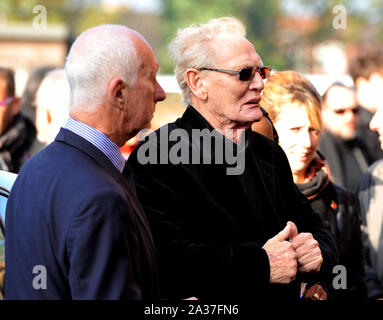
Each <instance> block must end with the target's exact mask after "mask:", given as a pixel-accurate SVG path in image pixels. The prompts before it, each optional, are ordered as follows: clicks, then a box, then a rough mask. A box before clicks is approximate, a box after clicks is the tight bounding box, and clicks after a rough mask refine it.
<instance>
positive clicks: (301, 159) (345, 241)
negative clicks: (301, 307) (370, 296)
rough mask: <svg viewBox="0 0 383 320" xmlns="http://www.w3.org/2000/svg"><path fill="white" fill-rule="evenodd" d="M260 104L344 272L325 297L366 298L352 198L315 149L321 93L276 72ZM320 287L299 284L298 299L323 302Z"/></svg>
mask: <svg viewBox="0 0 383 320" xmlns="http://www.w3.org/2000/svg"><path fill="white" fill-rule="evenodd" d="M261 106H262V107H263V108H264V109H265V110H266V111H267V112H268V114H269V117H270V119H271V121H272V122H273V123H274V126H275V128H276V130H277V132H278V136H279V144H280V146H281V147H282V149H283V150H284V151H285V153H286V156H287V158H288V160H289V163H290V167H291V170H292V174H293V178H294V181H295V183H296V185H297V186H298V188H299V189H300V191H301V192H302V193H303V194H304V195H305V196H306V197H307V198H308V199H309V201H310V204H311V207H312V208H313V209H314V210H315V211H316V212H318V213H319V214H320V216H321V218H322V220H323V223H324V225H325V226H327V227H328V228H329V229H330V230H331V231H332V232H333V233H334V234H335V236H336V239H337V246H338V253H339V264H340V265H344V266H345V267H346V270H347V289H338V290H336V289H335V288H333V286H332V283H331V282H330V283H329V284H328V285H327V287H326V291H327V293H328V294H329V296H328V298H329V299H335V300H338V299H350V298H351V299H364V298H366V286H365V283H364V280H363V275H364V268H363V253H362V251H363V247H362V241H361V232H360V216H359V211H358V210H357V206H356V202H355V198H354V195H353V194H351V193H350V192H348V191H346V190H344V189H342V188H341V187H339V186H337V185H335V184H333V183H332V182H331V180H330V171H329V168H328V166H327V165H326V162H325V157H324V156H323V155H321V154H320V152H318V151H317V148H318V145H319V140H320V133H321V131H322V116H321V97H320V95H319V94H318V92H317V90H316V89H315V88H314V86H313V85H312V84H311V82H310V81H309V80H307V79H306V78H305V77H304V76H302V75H300V74H299V73H296V72H294V71H284V72H277V73H274V74H273V75H272V76H270V78H269V79H268V81H267V82H266V84H265V88H264V90H263V95H262V100H261ZM298 231H299V230H298ZM335 276H336V274H334V277H335ZM321 285H322V286H325V284H321ZM321 285H319V284H315V285H312V284H304V285H302V294H303V296H305V297H306V298H313V299H319V298H320V299H325V298H326V294H325V293H323V289H322V287H321Z"/></svg>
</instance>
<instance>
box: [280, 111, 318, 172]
mask: <svg viewBox="0 0 383 320" xmlns="http://www.w3.org/2000/svg"><path fill="white" fill-rule="evenodd" d="M281 110H282V112H281V114H280V115H279V116H278V118H277V121H275V122H274V126H275V128H276V129H277V131H278V135H279V144H280V146H281V147H282V149H283V150H284V151H285V153H286V156H287V158H288V160H289V163H290V167H291V170H292V172H293V174H297V175H299V174H301V175H305V174H306V170H307V167H308V166H309V164H310V163H311V161H312V160H313V159H314V158H315V156H316V150H317V148H318V144H319V141H320V130H319V128H315V127H314V125H313V124H312V123H311V121H310V120H309V117H308V116H307V111H306V108H305V106H304V105H302V104H299V103H294V104H290V105H286V106H281Z"/></svg>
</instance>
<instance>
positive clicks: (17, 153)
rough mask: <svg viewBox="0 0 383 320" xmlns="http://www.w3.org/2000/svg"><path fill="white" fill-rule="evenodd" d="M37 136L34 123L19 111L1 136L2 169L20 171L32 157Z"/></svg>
mask: <svg viewBox="0 0 383 320" xmlns="http://www.w3.org/2000/svg"><path fill="white" fill-rule="evenodd" d="M35 137H36V129H35V127H34V125H33V123H32V122H31V121H30V120H29V119H28V118H26V117H25V116H23V115H22V114H21V113H19V114H18V115H17V116H15V118H14V120H13V122H12V125H11V126H10V128H8V130H7V131H6V132H4V133H3V134H2V135H1V136H0V170H4V171H9V172H13V173H18V172H19V171H20V169H21V167H22V166H23V165H24V163H25V162H26V161H27V160H28V159H29V158H30V156H31V153H30V149H31V146H32V143H33V141H34V139H35Z"/></svg>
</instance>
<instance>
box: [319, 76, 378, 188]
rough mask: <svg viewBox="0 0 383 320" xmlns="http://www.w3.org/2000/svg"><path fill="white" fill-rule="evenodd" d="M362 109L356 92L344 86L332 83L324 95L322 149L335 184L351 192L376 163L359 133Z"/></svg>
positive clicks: (320, 145)
mask: <svg viewBox="0 0 383 320" xmlns="http://www.w3.org/2000/svg"><path fill="white" fill-rule="evenodd" d="M360 110H361V108H360V107H359V106H358V102H357V99H356V93H355V90H354V89H353V88H350V87H347V86H345V85H343V84H342V83H334V84H332V85H331V86H330V87H329V88H328V89H327V90H326V92H325V93H324V95H323V110H322V116H323V122H324V127H325V130H324V132H323V136H322V138H321V142H320V144H319V150H320V151H321V152H322V153H323V154H324V155H325V156H326V160H327V163H328V165H329V167H330V169H331V177H332V179H333V181H334V182H335V183H337V184H339V185H340V186H342V187H344V188H347V189H349V190H350V191H352V192H355V190H356V186H357V184H358V182H359V180H360V178H361V177H362V174H363V172H365V171H366V170H367V168H368V166H369V165H370V164H372V163H373V162H374V161H375V158H374V155H373V154H371V152H370V150H369V149H368V147H367V146H366V141H365V137H363V136H361V135H360V133H359V131H358V128H359V121H360V117H359V113H360Z"/></svg>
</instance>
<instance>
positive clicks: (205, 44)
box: [169, 17, 246, 104]
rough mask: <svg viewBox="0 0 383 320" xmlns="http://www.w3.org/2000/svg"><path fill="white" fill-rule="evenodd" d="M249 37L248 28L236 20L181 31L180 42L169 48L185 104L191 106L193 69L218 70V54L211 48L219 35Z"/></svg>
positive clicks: (217, 21) (230, 19) (210, 21)
mask: <svg viewBox="0 0 383 320" xmlns="http://www.w3.org/2000/svg"><path fill="white" fill-rule="evenodd" d="M222 33H225V34H233V35H238V36H240V37H245V36H246V29H245V27H244V25H243V24H242V23H241V22H240V21H239V20H238V19H236V18H233V17H222V18H217V19H211V20H209V21H208V22H207V23H206V24H201V25H200V26H196V25H194V24H193V25H191V26H189V27H187V28H185V29H179V30H178V32H177V36H176V38H175V39H174V40H173V41H172V42H171V43H170V45H169V53H170V55H171V57H172V58H173V60H174V63H175V70H174V72H175V75H176V78H177V81H178V84H179V86H180V88H181V91H182V96H183V101H184V103H186V104H190V102H191V95H192V92H191V90H190V89H189V87H188V85H187V82H186V71H187V69H189V68H196V69H199V68H202V67H210V68H211V67H214V64H215V56H216V54H217V52H215V50H214V49H213V47H212V46H211V43H212V41H214V39H215V38H216V37H217V36H218V35H219V34H222Z"/></svg>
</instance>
